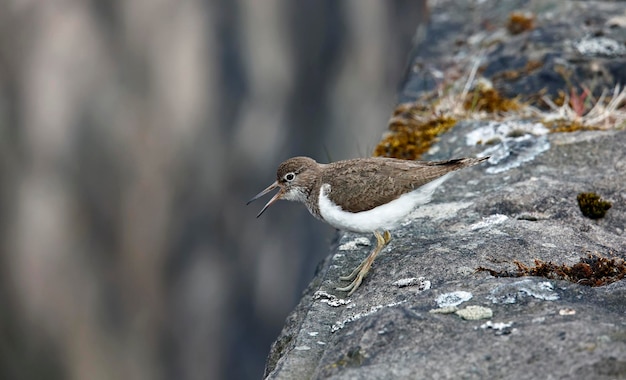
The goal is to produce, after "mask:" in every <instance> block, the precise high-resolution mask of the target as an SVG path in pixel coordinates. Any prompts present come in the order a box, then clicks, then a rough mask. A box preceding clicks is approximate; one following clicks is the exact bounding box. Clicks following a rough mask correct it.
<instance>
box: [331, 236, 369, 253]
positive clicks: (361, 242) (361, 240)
mask: <svg viewBox="0 0 626 380" xmlns="http://www.w3.org/2000/svg"><path fill="white" fill-rule="evenodd" d="M370 245H371V243H370V239H368V238H366V237H358V238H356V239H354V240H350V241H349V242H347V243H343V244H341V245H340V246H339V248H338V250H340V251H354V250H356V249H359V247H364V246H365V247H369V246H370Z"/></svg>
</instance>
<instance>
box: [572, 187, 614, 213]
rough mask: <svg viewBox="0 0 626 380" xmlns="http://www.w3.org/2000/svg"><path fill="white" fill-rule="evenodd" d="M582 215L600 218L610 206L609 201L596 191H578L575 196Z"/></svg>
mask: <svg viewBox="0 0 626 380" xmlns="http://www.w3.org/2000/svg"><path fill="white" fill-rule="evenodd" d="M576 199H577V200H578V207H580V211H582V213H583V215H584V216H586V217H587V218H590V219H600V218H603V217H604V215H606V212H607V211H608V210H609V209H610V208H611V206H612V204H611V202H608V201H605V200H603V199H602V198H600V196H599V195H598V194H596V193H580V194H578V196H577V197H576Z"/></svg>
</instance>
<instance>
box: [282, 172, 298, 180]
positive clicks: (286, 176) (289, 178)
mask: <svg viewBox="0 0 626 380" xmlns="http://www.w3.org/2000/svg"><path fill="white" fill-rule="evenodd" d="M284 178H285V181H287V182H291V181H293V180H294V179H295V178H296V175H295V173H287V174H285V177H284Z"/></svg>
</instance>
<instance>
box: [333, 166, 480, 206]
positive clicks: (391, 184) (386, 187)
mask: <svg viewBox="0 0 626 380" xmlns="http://www.w3.org/2000/svg"><path fill="white" fill-rule="evenodd" d="M484 159H486V158H484ZM484 159H472V158H461V159H455V160H448V161H432V162H426V161H406V160H397V159H392V158H368V159H361V160H358V164H357V163H356V162H357V161H356V160H346V161H338V162H335V163H331V164H329V165H328V167H327V170H326V171H325V173H324V174H325V175H324V177H323V178H322V183H328V184H330V185H331V192H330V194H329V197H330V199H331V200H332V201H333V202H334V203H335V204H339V203H341V205H342V206H343V207H342V208H343V209H344V210H345V211H350V212H361V211H367V210H371V209H372V208H374V207H376V206H379V205H380V204H382V203H386V202H390V201H392V200H394V199H396V198H398V197H399V196H400V195H402V194H404V193H407V192H410V191H412V190H415V189H417V188H418V187H420V186H423V185H425V184H426V183H428V182H430V181H432V180H434V179H437V178H439V177H441V176H443V175H445V174H447V173H449V172H451V171H455V170H458V169H461V168H463V167H467V166H472V165H475V164H477V163H479V162H481V161H483V160H484ZM344 189H347V191H344ZM339 198H341V202H339Z"/></svg>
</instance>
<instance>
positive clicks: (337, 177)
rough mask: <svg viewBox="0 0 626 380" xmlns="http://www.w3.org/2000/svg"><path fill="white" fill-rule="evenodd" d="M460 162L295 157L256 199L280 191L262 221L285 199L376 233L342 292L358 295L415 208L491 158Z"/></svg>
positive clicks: (340, 224) (343, 226) (333, 221)
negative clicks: (459, 172)
mask: <svg viewBox="0 0 626 380" xmlns="http://www.w3.org/2000/svg"><path fill="white" fill-rule="evenodd" d="M488 158H489V157H482V158H459V159H453V160H447V161H407V160H399V159H394V158H382V157H373V158H356V159H352V160H344V161H337V162H333V163H330V164H320V163H317V162H316V161H315V160H313V159H312V158H309V157H293V158H290V159H288V160H286V161H284V162H283V163H281V164H280V166H279V167H278V171H277V172H276V181H275V182H274V183H272V184H271V185H270V186H268V187H267V188H266V189H265V190H263V191H261V192H260V193H259V194H257V195H256V196H255V197H254V198H252V199H251V200H250V201H248V204H250V203H251V202H252V201H254V200H256V199H258V198H260V197H262V196H263V195H265V194H267V193H269V192H270V191H272V190H274V189H276V188H278V189H279V191H278V192H277V193H276V195H274V196H273V197H272V199H270V200H269V202H267V203H266V204H265V206H264V207H263V208H262V209H261V212H259V214H258V215H257V218H258V217H259V216H261V214H263V212H265V210H266V209H267V208H268V207H269V206H270V205H271V204H272V203H274V202H276V201H277V200H279V199H285V200H288V201H297V202H302V203H304V204H305V206H306V208H307V209H308V210H309V212H310V213H311V214H313V216H315V217H316V218H318V219H320V220H322V221H324V222H326V223H328V224H330V225H331V226H333V227H335V228H337V229H340V230H345V231H352V232H359V233H374V236H375V237H376V240H377V245H376V247H375V248H374V249H373V250H372V252H371V253H370V254H369V255H368V256H367V258H366V259H365V260H363V261H362V262H361V264H359V266H358V267H356V268H355V269H354V270H353V271H352V273H350V274H349V275H347V276H342V277H340V279H341V280H343V281H352V282H351V283H350V284H349V285H347V286H345V287H338V288H336V289H337V290H339V291H347V292H349V293H348V296H350V295H352V293H354V292H355V291H356V289H357V288H358V287H359V285H360V284H361V282H362V281H363V278H364V277H365V275H366V274H367V272H368V271H369V269H370V267H371V266H372V263H373V262H374V259H375V258H376V256H378V254H379V253H380V251H381V250H382V249H383V248H384V247H385V245H387V244H388V243H389V241H390V240H391V234H390V233H389V231H390V230H393V229H394V228H396V227H398V226H399V225H400V224H401V223H402V222H403V220H404V219H405V218H406V216H408V215H409V214H410V213H411V212H412V211H413V210H414V209H415V208H417V207H418V206H420V205H423V204H425V203H428V202H430V199H431V197H432V194H433V192H434V191H435V189H436V188H437V186H439V185H440V184H442V183H443V182H444V181H445V180H446V179H448V177H449V176H450V175H451V174H452V172H454V171H456V170H459V169H462V168H466V167H469V166H473V165H476V164H478V163H481V162H483V161H485V160H486V159H488Z"/></svg>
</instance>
